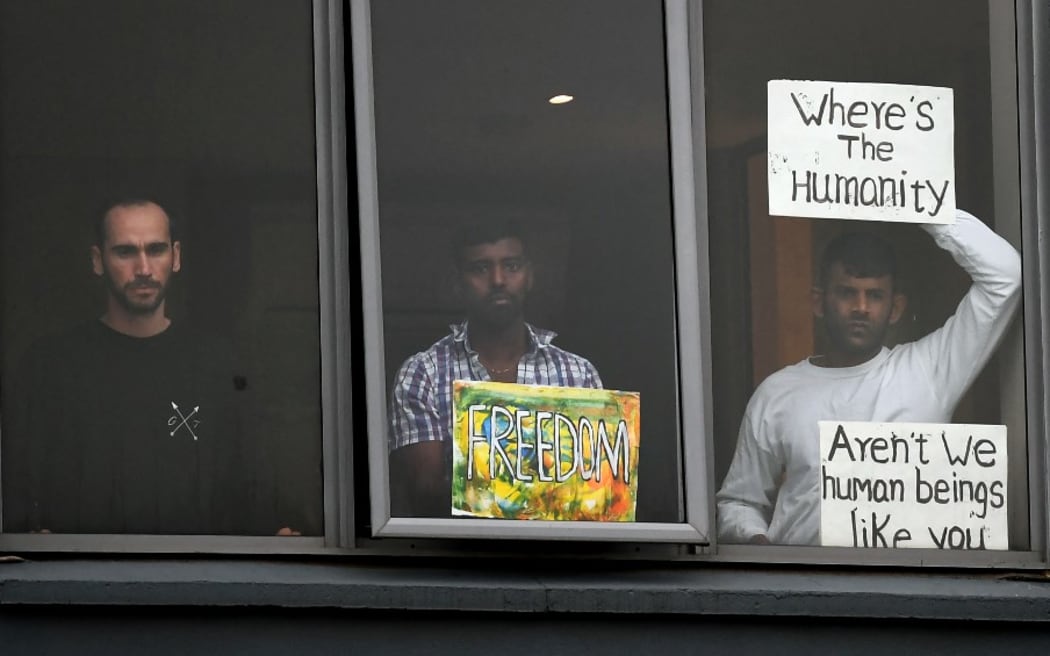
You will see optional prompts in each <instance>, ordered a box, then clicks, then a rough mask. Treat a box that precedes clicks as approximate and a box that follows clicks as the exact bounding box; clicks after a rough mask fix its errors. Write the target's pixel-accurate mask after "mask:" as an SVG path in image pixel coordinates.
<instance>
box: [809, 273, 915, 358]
mask: <svg viewBox="0 0 1050 656" xmlns="http://www.w3.org/2000/svg"><path fill="white" fill-rule="evenodd" d="M813 296H814V298H813V312H814V314H816V315H817V316H818V317H822V318H823V319H824V326H825V328H826V329H827V333H828V338H829V339H830V340H831V345H830V347H831V348H830V349H829V351H830V352H831V353H832V354H835V355H838V356H840V357H842V358H845V363H846V364H850V363H852V364H860V363H861V362H865V361H866V360H868V359H869V358H871V357H873V356H874V355H875V354H876V353H878V351H879V349H881V348H882V343H883V340H884V339H885V337H886V331H887V330H888V329H889V327H890V326H891V325H892V324H895V323H897V321H898V320H899V319H900V317H901V315H902V314H903V312H904V306H905V300H904V296H903V295H902V294H895V293H894V291H893V278H892V277H891V276H889V275H885V276H880V277H877V278H857V277H854V276H851V275H850V274H848V273H846V269H845V267H844V266H843V265H842V263H841V262H835V263H834V264H832V266H831V270H830V272H829V275H828V279H827V281H826V284H825V287H824V289H819V288H818V289H814V294H813Z"/></svg>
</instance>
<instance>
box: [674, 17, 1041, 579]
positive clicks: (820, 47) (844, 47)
mask: <svg viewBox="0 0 1050 656" xmlns="http://www.w3.org/2000/svg"><path fill="white" fill-rule="evenodd" d="M756 16H758V17H760V19H758V20H756ZM859 16H863V20H858V17H859ZM902 17H907V18H906V19H904V20H902ZM933 20H936V21H937V22H938V23H939V24H941V25H942V27H943V28H944V29H939V30H937V34H936V35H934V34H930V33H927V32H926V31H925V30H924V28H923V27H922V26H924V25H929V24H930V22H929V21H933ZM1014 29H1015V28H1014V14H1013V9H1012V8H1011V7H1006V6H1000V5H998V4H994V3H988V2H980V1H974V2H963V3H958V2H953V3H941V2H924V3H921V5H914V4H907V6H905V4H904V3H900V4H899V6H898V4H895V3H886V2H878V3H874V2H873V3H852V4H849V5H843V4H841V3H831V2H827V3H825V2H812V3H806V5H805V8H804V10H801V11H800V7H799V6H784V5H781V4H778V3H775V2H755V3H744V4H741V3H732V2H721V1H720V0H713V1H708V2H705V3H704V5H703V28H702V30H703V62H704V64H703V70H704V73H703V87H702V88H703V103H704V112H705V114H704V116H705V119H706V123H705V126H706V130H705V137H706V162H705V164H706V168H707V182H708V185H707V189H708V197H707V206H708V217H709V219H708V222H707V226H708V237H709V240H710V244H711V248H710V256H711V268H710V275H711V317H712V320H711V339H712V344H713V348H712V380H713V381H716V384H713V385H712V394H713V396H714V405H713V407H714V408H715V409H716V410H715V413H714V426H715V430H714V435H713V446H714V454H715V457H714V471H715V475H714V479H715V484H716V485H721V484H722V482H723V480H725V479H726V477H727V471H728V470H729V469H730V463H731V462H732V460H733V457H734V452H735V449H736V444H737V435H738V428H739V427H740V425H741V421H742V418H743V417H744V413H745V407H746V405H747V403H748V400H749V399H750V398H751V396H752V393H753V392H754V390H755V388H756V387H757V386H758V385H759V383H761V382H762V381H763V380H765V379H767V377H768V376H769V375H770V374H772V373H773V372H775V371H777V370H778V369H780V368H782V367H785V366H788V365H790V364H793V363H795V362H799V361H801V360H803V359H805V358H807V356H809V355H811V354H814V353H822V352H826V351H825V349H827V347H828V346H829V345H828V342H827V340H828V335H827V333H826V331H824V327H823V323H824V322H821V321H819V320H814V317H813V313H812V308H811V303H810V288H811V286H812V285H816V284H819V282H818V280H819V275H820V257H821V252H822V251H823V250H824V248H825V246H826V245H827V244H828V242H829V241H831V239H832V238H833V237H834V236H836V235H838V234H839V233H842V232H845V231H847V230H856V229H859V228H861V227H863V228H867V229H868V230H869V231H870V232H873V233H875V234H878V235H881V236H882V237H884V238H885V239H886V240H887V241H888V242H889V243H891V244H892V245H893V247H894V248H895V249H896V251H897V257H898V261H899V267H898V274H897V278H898V280H900V282H901V287H902V289H901V291H903V293H904V295H905V296H906V297H907V300H908V306H907V307H908V308H909V309H908V310H906V311H905V312H904V314H903V320H902V321H900V322H898V324H897V325H896V327H895V328H894V332H893V333H891V335H890V336H889V342H888V344H889V345H890V346H892V345H894V344H905V343H908V342H913V341H914V340H916V339H919V338H921V337H922V336H924V335H927V334H929V333H930V332H931V331H933V330H935V329H937V328H938V327H940V326H941V325H942V324H944V322H945V320H946V319H947V318H948V317H949V316H951V315H952V314H953V313H955V311H956V304H957V303H959V301H960V299H961V298H962V296H963V294H964V293H965V291H966V289H967V288H968V287H969V285H970V280H969V277H968V276H966V275H965V274H964V273H963V272H962V270H961V269H960V267H959V266H958V265H957V264H956V263H955V262H953V261H952V259H951V258H950V257H948V255H947V253H945V252H944V251H942V250H940V249H938V248H937V247H936V245H935V244H934V243H933V241H932V240H931V239H930V238H929V237H928V236H927V235H925V234H923V233H922V231H920V230H918V229H917V228H916V227H915V226H911V225H899V224H881V225H865V226H859V225H857V224H856V222H852V221H850V222H847V221H836V220H806V219H792V218H784V217H771V216H769V212H768V205H767V192H768V190H767V181H766V127H767V126H766V118H767V117H766V92H767V88H766V83H767V82H768V81H769V80H778V79H795V80H829V81H842V82H848V81H858V82H884V83H902V84H919V85H931V86H941V87H950V88H952V89H954V98H955V182H956V196H957V206H958V207H959V208H965V209H968V210H969V211H971V212H973V213H974V214H976V215H977V216H978V217H982V218H983V219H984V221H985V222H986V223H987V224H988V225H989V226H991V227H993V228H994V230H995V231H996V232H997V233H999V234H1000V235H1002V236H1003V237H1005V238H1006V239H1007V240H1008V241H1009V242H1010V243H1011V244H1013V246H1014V247H1015V248H1017V249H1018V250H1022V251H1024V255H1025V257H1026V258H1027V257H1030V256H1031V255H1032V253H1031V252H1030V246H1029V245H1028V244H1027V243H1024V244H1023V243H1022V242H1023V241H1024V240H1022V234H1025V235H1027V234H1030V233H1029V232H1028V231H1027V228H1026V227H1025V226H1027V225H1028V224H1029V223H1030V222H1031V221H1033V220H1034V217H1032V216H1030V215H1027V214H1026V213H1024V212H1022V211H1021V202H1020V199H1021V193H1022V188H1021V184H1020V181H1019V179H1018V178H1017V176H1016V170H1017V166H1018V150H1017V137H1016V130H1017V127H1016V126H1017V106H1016V97H1017V90H1016V88H1015V86H1014V84H1015V79H1016V78H1015V76H1016V71H1015V69H1014V66H1015V63H1014V61H1013V56H1012V55H1013V49H1012V48H1013V42H1014ZM788 33H789V34H791V35H792V41H791V45H790V46H786V45H785V43H784V41H783V39H782V38H781V35H783V34H788ZM694 61H695V60H694ZM694 97H695V96H694ZM741 254H744V256H743V257H742V256H741ZM1026 264H1027V262H1026ZM1031 270H1032V269H1031V268H1027V269H1026V272H1028V271H1031ZM1030 311H1031V308H1030V307H1028V306H1026V307H1025V309H1024V310H1023V311H1022V312H1020V313H1019V314H1020V315H1021V316H1020V317H1019V318H1018V319H1017V320H1016V321H1014V322H1013V324H1012V327H1011V328H1010V329H1009V330H1008V332H1007V333H1006V335H1005V337H1004V339H1003V342H1002V344H1001V345H1000V346H999V348H998V350H997V351H996V352H995V354H994V355H993V356H992V357H991V359H990V360H989V361H988V364H987V366H985V367H984V368H983V370H982V371H981V373H980V375H979V376H977V377H976V380H974V381H973V383H972V385H971V386H970V387H969V391H968V392H967V394H965V395H964V396H963V397H962V398H961V400H960V401H959V403H958V405H957V406H956V407H955V411H954V414H952V416H951V420H950V421H952V422H954V423H980V424H1005V425H1006V426H1007V435H1008V445H1009V446H1008V450H1009V474H1008V478H1009V483H1008V488H1009V492H1008V495H1007V497H1008V507H1009V511H1010V512H1009V547H1010V549H1011V550H1015V551H1018V552H1026V551H1031V550H1034V549H1038V548H1040V547H1039V546H1038V545H1041V544H1042V537H1041V536H1040V535H1039V534H1038V531H1039V530H1040V527H1041V526H1043V524H1044V522H1043V520H1042V519H1041V514H1042V513H1043V512H1045V510H1044V509H1042V508H1041V504H1040V503H1038V502H1037V498H1038V497H1037V494H1036V493H1037V492H1038V490H1039V489H1041V487H1040V484H1039V483H1037V482H1035V483H1033V482H1031V481H1030V477H1029V471H1030V462H1031V461H1030V460H1029V459H1030V458H1039V457H1041V456H1040V455H1039V454H1040V452H1041V449H1040V447H1039V445H1038V442H1039V440H1038V439H1032V438H1033V437H1034V435H1033V433H1032V432H1031V431H1032V430H1033V429H1032V426H1033V425H1032V424H1031V423H1030V417H1032V416H1033V412H1032V408H1031V407H1030V406H1028V405H1027V404H1028V403H1030V400H1031V399H1034V398H1038V397H1034V396H1032V392H1033V390H1032V388H1031V387H1028V388H1027V391H1026V374H1025V355H1024V354H1025V352H1026V349H1025V346H1024V344H1025V339H1026V336H1027V340H1028V345H1029V346H1028V351H1027V352H1028V353H1031V352H1032V344H1033V337H1032V335H1031V334H1028V333H1027V332H1026V330H1025V327H1026V326H1029V327H1031V326H1032V325H1033V323H1032V321H1031V318H1032V317H1031V315H1030V314H1029V313H1030ZM1028 362H1029V365H1028V366H1032V365H1031V362H1032V361H1031V360H1028ZM828 418H829V419H830V417H828ZM849 418H850V417H836V419H840V420H841V419H849ZM1042 430H1043V428H1042V427H1039V428H1038V429H1036V431H1037V434H1041V432H1042ZM785 448H786V447H785ZM785 476H786V477H787V478H788V479H790V477H791V476H792V474H791V473H790V472H789V473H788V474H786V475H785ZM785 480H787V479H785ZM1033 485H1034V487H1033ZM784 490H785V488H784V487H781V488H780V491H781V494H785V492H784ZM781 501H783V499H781ZM722 552H723V553H735V552H734V550H733V549H732V548H725V549H722ZM800 553H804V552H797V551H796V552H795V554H796V557H806V556H804V555H802V556H799V555H798V554H800ZM754 557H755V558H762V556H760V555H758V554H757V552H756V554H755V555H754ZM812 557H813V558H814V559H821V558H831V559H839V558H847V559H851V558H852V557H856V558H859V559H861V560H867V559H869V558H872V557H874V558H883V557H885V558H894V557H895V556H880V555H874V556H872V555H871V553H870V552H867V553H865V554H864V555H854V554H849V553H848V552H846V553H832V554H828V555H825V556H820V555H813V556H812ZM971 557H972V558H974V559H975V560H978V559H979V558H978V557H977V556H974V555H973V554H971Z"/></svg>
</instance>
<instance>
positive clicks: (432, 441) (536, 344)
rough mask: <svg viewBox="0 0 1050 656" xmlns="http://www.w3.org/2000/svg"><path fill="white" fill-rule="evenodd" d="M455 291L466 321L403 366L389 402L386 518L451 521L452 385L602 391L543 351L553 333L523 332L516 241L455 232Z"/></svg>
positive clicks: (495, 232)
mask: <svg viewBox="0 0 1050 656" xmlns="http://www.w3.org/2000/svg"><path fill="white" fill-rule="evenodd" d="M456 268H457V274H458V276H457V291H458V292H459V295H460V297H461V298H462V299H463V302H464V304H465V309H466V316H467V318H466V321H464V322H463V323H461V324H458V325H453V326H451V329H452V332H451V333H450V334H449V335H446V336H445V337H443V338H442V339H440V340H439V341H437V342H436V343H435V344H434V345H433V346H431V347H430V348H429V349H427V350H426V351H423V352H421V353H417V354H415V355H413V356H412V357H410V358H408V360H406V361H405V363H404V364H403V365H402V366H401V369H400V371H398V374H397V376H396V378H395V381H394V388H393V392H392V394H391V401H390V435H389V447H390V450H391V454H390V478H391V480H392V481H396V484H395V485H392V486H391V490H390V496H391V514H392V515H393V516H395V517H398V516H400V517H448V516H450V506H451V503H450V498H451V487H450V485H451V481H450V473H451V469H452V465H451V463H452V420H453V400H452V382H453V381H455V380H480V381H500V382H507V383H522V384H529V385H558V386H562V387H591V388H599V387H601V386H602V381H601V378H600V377H599V376H598V370H597V369H595V367H594V365H592V364H591V363H590V362H588V361H587V360H586V359H585V358H582V357H580V356H578V355H576V354H574V353H569V352H568V351H565V350H562V349H560V348H558V347H557V346H554V345H553V344H551V340H552V339H553V338H554V336H555V333H553V332H551V331H549V330H544V329H542V328H537V327H535V326H532V325H530V324H528V323H526V322H525V319H524V306H525V297H526V296H527V294H528V293H529V291H530V290H531V289H532V265H531V263H530V262H529V259H528V256H527V254H526V252H525V241H524V240H523V239H522V237H521V232H520V231H519V230H517V229H516V227H515V226H514V225H512V224H510V223H499V222H492V223H488V224H485V225H482V226H475V227H472V228H470V229H467V230H464V231H462V233H461V234H460V238H459V239H458V240H457V250H456Z"/></svg>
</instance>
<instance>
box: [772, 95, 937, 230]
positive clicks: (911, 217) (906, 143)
mask: <svg viewBox="0 0 1050 656" xmlns="http://www.w3.org/2000/svg"><path fill="white" fill-rule="evenodd" d="M768 93H769V96H768V108H767V111H768V121H769V123H768V129H769V132H768V165H769V213H770V214H771V215H775V216H803V217H813V218H841V219H867V220H873V221H901V222H909V223H952V222H954V221H955V123H954V96H953V93H952V90H951V89H948V88H944V87H926V86H914V85H907V84H862V83H848V82H815V81H810V80H771V81H770V82H769V84H768Z"/></svg>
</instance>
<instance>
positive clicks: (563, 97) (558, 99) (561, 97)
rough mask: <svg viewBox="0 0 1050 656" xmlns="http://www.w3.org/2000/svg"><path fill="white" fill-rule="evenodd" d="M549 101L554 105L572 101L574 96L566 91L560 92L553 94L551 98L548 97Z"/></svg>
mask: <svg viewBox="0 0 1050 656" xmlns="http://www.w3.org/2000/svg"><path fill="white" fill-rule="evenodd" d="M547 102H549V103H550V104H552V105H564V104H565V103H569V102H572V96H570V95H568V94H564V93H559V94H558V95H556V96H551V97H550V98H548V99H547Z"/></svg>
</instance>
